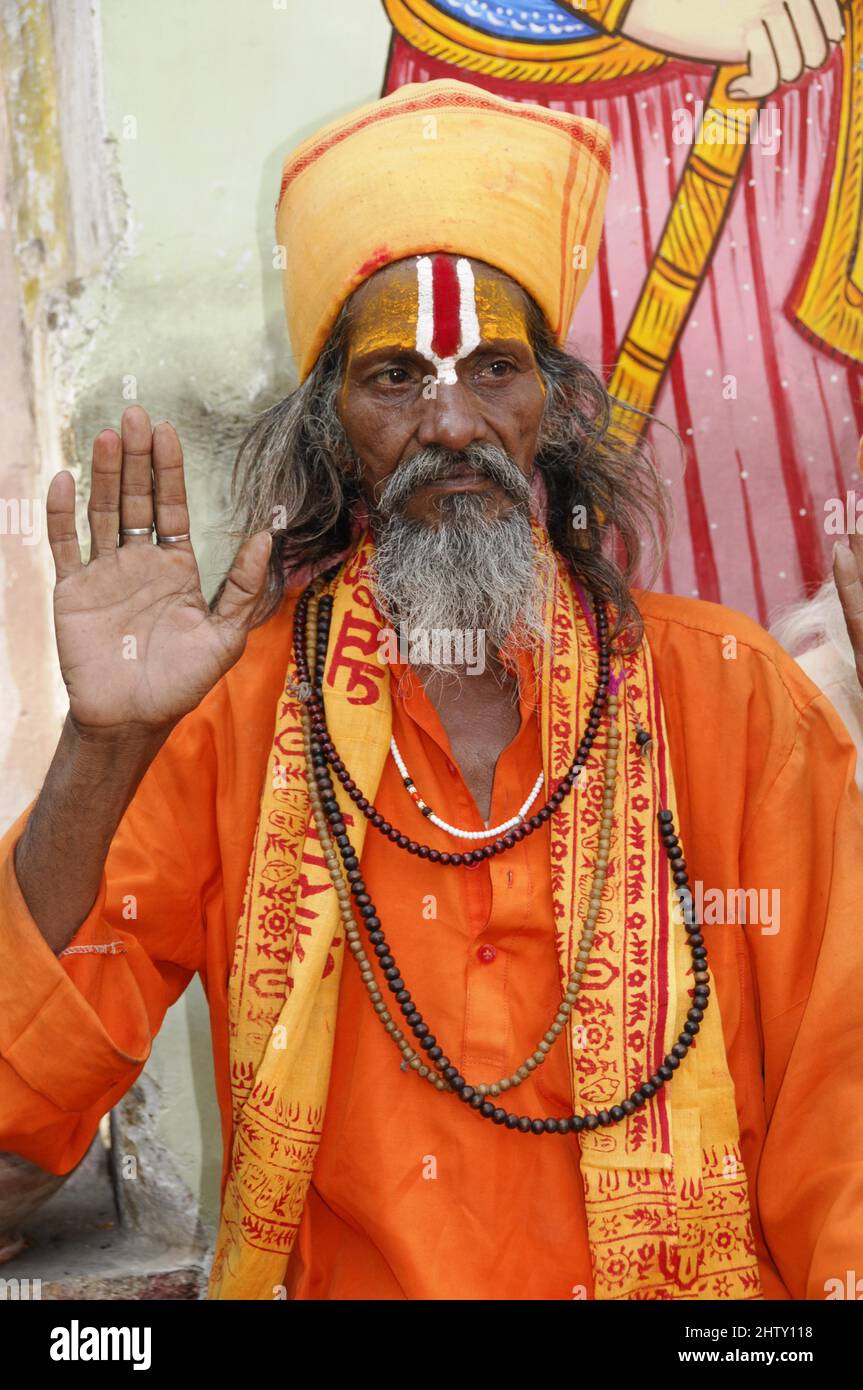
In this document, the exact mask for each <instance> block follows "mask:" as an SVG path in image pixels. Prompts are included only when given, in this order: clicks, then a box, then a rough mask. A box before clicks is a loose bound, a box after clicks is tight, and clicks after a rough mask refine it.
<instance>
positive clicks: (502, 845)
mask: <svg viewBox="0 0 863 1390" xmlns="http://www.w3.org/2000/svg"><path fill="white" fill-rule="evenodd" d="M331 573H332V572H330V574H329V575H326V576H324V578H325V579H326V578H329V577H330V575H331ZM313 592H314V583H313V584H310V585H309V586H308V588H307V589H306V590H305V591H304V592H303V594H302V595H301V597H300V599H299V600H298V603H297V608H296V612H295V615H294V659H295V661H296V665H297V673H298V676H299V680H300V685H301V687H303V688H304V690H305V691H306V692H307V693H308V699H307V706H308V711H309V719H310V721H311V725H312V730H313V733H314V735H315V741H316V743H317V744H318V745H319V747H320V749H321V751H322V753H323V755H324V757H325V758H326V761H327V763H328V764H329V766H330V767H331V769H332V771H333V772H334V773H335V775H336V777H337V778H338V780H339V782H340V783H341V785H342V787H343V788H344V790H345V791H346V792H347V794H348V796H349V797H350V798H351V800H352V801H353V803H354V805H355V806H356V807H357V808H358V809H359V810H360V811H361V812H362V814H363V815H364V816H365V817H366V819H367V820H368V821H369V822H370V823H371V824H372V825H373V826H374V827H375V829H376V830H379V831H380V833H381V834H382V835H385V836H386V837H387V839H389V840H391V841H392V843H393V844H394V845H396V846H397V848H398V849H402V850H405V851H406V853H408V854H415V855H417V857H418V858H420V859H427V860H428V861H429V863H431V864H449V865H455V866H456V867H458V866H461V865H471V864H480V863H482V861H483V860H484V859H492V858H493V857H494V856H495V855H497V854H504V853H505V852H506V851H507V850H508V849H512V847H513V846H514V845H516V844H517V843H518V842H519V840H523V839H525V838H526V837H527V836H528V835H532V834H533V832H534V831H535V830H539V828H540V826H541V825H543V824H544V823H545V822H546V821H547V820H548V819H549V818H550V817H551V815H552V813H553V812H554V811H556V810H557V808H558V806H559V805H560V804H561V802H562V801H563V800H564V799H565V797H566V796H567V795H568V794H569V792H571V791H572V788H573V787H574V786H575V783H576V781H577V779H578V777H579V775H580V773H581V770H582V768H583V767H584V766H585V764H586V763H587V759H588V756H589V754H590V750H591V748H592V747H593V743H594V740H595V739H596V734H597V731H598V729H599V722H600V719H601V718H602V712H603V709H604V707H605V704H606V701H607V699H608V683H609V679H610V675H611V657H610V653H609V649H608V617H607V614H606V612H605V609H604V608H603V607H602V605H601V604H598V605H597V612H596V628H597V647H598V650H599V671H598V676H597V682H596V691H595V693H594V697H593V702H592V704H591V707H590V714H589V716H588V720H587V728H586V729H585V732H584V736H583V737H582V740H581V742H580V743H579V745H578V752H577V753H576V755H575V757H574V759H573V761H572V764H571V766H570V768H569V771H568V772H567V773H565V775H564V776H563V777H562V778H561V780H560V782H559V783H558V785H557V787H556V788H555V790H554V791H553V792H552V793H551V795H550V797H549V798H548V800H547V801H546V803H545V805H544V806H543V807H541V808H540V810H538V811H537V812H536V813H535V814H534V815H532V816H528V817H527V819H526V820H525V822H524V824H523V825H519V826H516V827H515V828H514V829H512V830H510V831H507V833H506V834H505V835H502V836H500V838H499V839H497V840H493V841H492V843H491V844H490V845H482V846H480V847H478V848H477V849H473V850H466V851H465V852H464V853H463V854H462V853H456V854H449V853H448V852H446V851H444V850H437V849H432V848H431V847H430V846H429V845H424V844H420V843H419V842H418V841H417V840H412V839H411V838H410V836H408V835H405V834H403V833H402V831H400V830H399V829H398V828H397V826H394V825H391V824H390V822H389V821H388V820H387V819H386V818H385V817H384V816H382V815H381V813H380V811H378V810H377V809H376V807H375V806H374V804H373V803H372V802H371V801H369V800H368V798H367V797H365V796H363V793H362V790H361V788H360V787H358V786H357V784H356V782H355V781H354V780H353V778H352V777H351V776H350V774H349V772H348V769H347V768H346V767H345V764H344V763H343V762H342V760H341V758H340V757H339V755H338V751H337V749H336V748H335V746H334V744H333V741H332V739H331V738H330V735H329V732H328V730H327V726H326V716H325V714H324V705H323V697H322V690H323V668H324V663H325V660H326V654H327V646H328V643H329V632H330V621H331V619H332V611H333V599H332V597H331V596H330V595H329V594H322V595H320V597H319V598H318V603H317V632H316V636H315V642H314V665H315V672H314V676H313V674H312V672H311V669H310V658H309V656H308V654H307V644H306V620H307V616H308V610H309V604H310V602H311V599H312V594H313Z"/></svg>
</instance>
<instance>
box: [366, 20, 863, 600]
mask: <svg viewBox="0 0 863 1390" xmlns="http://www.w3.org/2000/svg"><path fill="white" fill-rule="evenodd" d="M383 4H384V8H385V10H386V12H387V14H388V17H389V19H390V22H391V25H392V41H391V45H390V51H389V54H388V57H387V62H386V70H385V78H384V84H383V91H384V92H390V91H394V90H395V89H396V88H397V87H400V86H402V85H403V84H405V83H407V82H420V81H428V80H431V79H433V78H436V77H444V76H449V77H461V78H462V79H463V80H467V81H471V82H474V83H476V84H477V85H478V86H481V87H484V88H486V89H488V90H490V91H494V92H498V93H500V94H501V95H504V96H508V97H510V98H512V99H516V100H522V101H527V102H534V103H539V104H542V105H544V106H549V107H553V108H555V109H558V110H565V111H572V112H577V113H580V114H583V115H587V116H591V117H593V118H594V119H595V120H598V121H601V122H602V123H603V124H605V125H607V126H608V127H609V128H610V130H611V133H612V138H613V165H612V167H613V174H612V185H611V191H610V195H609V203H608V213H607V220H606V230H605V235H604V239H603V244H602V249H601V253H600V258H599V262H598V268H597V272H596V273H595V275H594V278H593V282H592V284H591V286H590V287H589V288H588V290H587V291H586V293H585V295H584V298H583V299H582V301H581V304H580V306H579V309H578V312H577V314H576V318H575V322H574V325H573V330H572V335H571V338H570V344H569V346H570V348H571V349H572V350H574V351H578V352H579V353H580V354H581V355H582V356H584V357H586V358H587V359H588V360H589V361H590V362H591V363H592V364H593V365H594V366H597V367H599V368H601V370H602V372H603V375H604V376H605V378H606V380H607V381H608V384H609V386H610V389H611V390H612V392H613V394H614V395H616V396H617V397H619V398H620V399H622V400H624V401H630V402H633V403H634V404H636V405H638V406H641V407H642V408H644V409H646V410H650V411H652V412H654V413H655V414H656V415H657V416H658V417H659V418H660V419H661V420H664V421H666V422H667V423H668V424H670V425H672V426H673V427H674V429H675V430H676V431H677V433H678V434H679V436H680V437H681V439H682V440H683V444H684V451H685V463H683V464H682V462H681V457H680V447H679V445H678V444H677V442H676V441H675V440H674V438H673V436H670V435H669V433H668V432H667V431H664V430H660V429H654V430H653V432H652V437H653V440H654V444H655V446H656V449H657V455H658V458H659V460H660V462H661V466H662V467H663V469H664V471H665V476H666V477H668V478H669V479H670V480H671V484H672V489H673V495H674V501H675V511H676V527H675V536H674V539H673V542H672V546H671V549H670V552H669V556H668V559H667V562H666V564H665V567H664V572H663V575H662V577H661V580H660V587H662V588H665V589H667V590H673V591H674V592H676V593H679V594H693V595H696V596H698V597H700V598H703V599H709V600H713V601H716V602H721V603H726V604H728V605H730V606H731V607H734V608H739V609H742V610H744V611H746V612H748V613H750V614H751V615H752V616H753V617H754V618H756V619H758V621H760V622H762V623H767V622H768V621H769V620H770V618H771V617H772V615H773V614H774V613H775V611H776V610H777V609H778V608H779V607H781V606H782V605H783V604H784V603H786V602H789V601H792V600H795V599H797V598H800V597H802V596H803V594H804V593H807V592H811V591H812V590H813V589H814V588H815V587H816V586H817V584H818V583H819V582H820V581H821V580H822V579H823V578H824V577H825V574H826V573H827V570H828V567H829V560H830V552H831V549H832V540H833V537H832V536H831V535H828V534H827V533H826V531H825V525H824V522H825V503H826V502H827V500H828V499H830V498H833V499H835V498H837V497H841V498H843V499H844V498H845V497H846V495H847V493H848V492H850V491H853V490H854V489H855V487H856V490H857V491H858V492H859V493H860V494H861V495H863V482H861V479H860V478H859V476H858V475H857V473H856V471H855V470H856V453H857V440H858V438H859V436H860V435H861V434H863V397H862V396H861V382H863V248H861V238H860V221H861V195H863V69H861V64H863V0H852V2H851V3H848V4H845V5H843V6H842V7H841V10H840V6H839V4H838V3H837V0H790V3H789V5H788V6H787V7H785V9H784V11H783V7H782V6H781V5H778V4H777V3H776V0H727V3H725V4H722V5H718V4H704V3H700V0H699V3H697V4H692V5H688V6H683V7H681V6H679V5H673V4H672V3H671V0H580V3H576V0H572V2H571V3H553V0H533V2H532V3H530V4H527V3H525V4H520V3H514V2H513V3H509V4H503V3H496V2H495V0H383ZM684 11H685V15H686V18H685V21H684V20H683V19H682V16H683V14H684ZM664 13H667V14H668V15H669V16H672V15H673V16H674V17H675V18H674V22H673V23H672V21H671V18H669V20H668V22H667V24H666V26H665V28H664V29H663V14H664ZM645 14H646V15H647V16H648V19H649V21H650V22H649V24H646V23H645V22H644V16H645ZM639 15H640V16H641V27H640V28H639V27H638V24H637V23H636V20H638V19H639ZM783 15H784V16H785V18H783ZM792 20H793V22H792ZM684 23H685V30H686V31H685V32H683V31H682V29H681V25H682V24H684ZM634 32H635V33H636V34H637V37H634V36H633V34H634ZM741 35H745V38H744V40H743V46H742V47H741ZM647 39H649V43H648V42H647Z"/></svg>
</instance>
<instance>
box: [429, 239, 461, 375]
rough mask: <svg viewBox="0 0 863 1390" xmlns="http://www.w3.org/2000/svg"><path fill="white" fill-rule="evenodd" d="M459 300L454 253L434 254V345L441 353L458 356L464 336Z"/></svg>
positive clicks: (435, 351)
mask: <svg viewBox="0 0 863 1390" xmlns="http://www.w3.org/2000/svg"><path fill="white" fill-rule="evenodd" d="M459 300H460V295H459V283H458V276H457V275H456V269H455V261H454V260H453V259H452V258H451V257H450V256H443V255H439V256H432V308H433V312H434V331H433V333H432V341H431V345H432V352H434V353H435V354H436V356H438V357H455V355H456V353H457V352H458V345H459V340H460V338H461V324H460V321H459Z"/></svg>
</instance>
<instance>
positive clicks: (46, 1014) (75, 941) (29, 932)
mask: <svg viewBox="0 0 863 1390" xmlns="http://www.w3.org/2000/svg"><path fill="white" fill-rule="evenodd" d="M31 810H32V806H31V807H28V809H27V810H26V811H25V812H24V813H23V814H22V815H21V816H20V817H19V819H18V820H17V821H16V822H15V823H14V824H13V825H12V826H11V827H10V829H9V830H8V831H7V832H6V834H5V836H4V837H3V839H2V840H0V1056H2V1057H3V1058H4V1060H5V1061H6V1062H7V1063H8V1064H9V1066H11V1067H12V1069H13V1070H14V1071H15V1072H16V1073H17V1074H18V1076H20V1078H21V1079H22V1081H24V1082H25V1083H26V1084H27V1085H28V1086H30V1087H31V1088H32V1089H33V1090H34V1091H37V1092H38V1093H39V1094H40V1095H43V1096H45V1098H46V1099H47V1100H49V1101H51V1102H52V1104H54V1105H56V1106H58V1107H59V1108H60V1109H61V1110H66V1111H71V1112H78V1111H81V1110H84V1109H86V1108H87V1107H88V1106H90V1105H92V1104H93V1102H94V1100H95V1099H97V1098H98V1097H100V1096H101V1095H103V1094H104V1093H105V1092H107V1091H109V1090H110V1089H111V1088H112V1087H113V1086H115V1085H117V1084H118V1083H120V1082H124V1083H127V1082H128V1079H129V1073H130V1071H131V1070H134V1069H135V1068H138V1067H140V1066H143V1064H144V1062H145V1061H146V1060H147V1057H148V1056H149V1052H150V1045H151V1041H152V1039H151V1037H150V1034H149V1029H148V1028H147V1027H146V1026H144V1025H143V1015H142V1027H140V1028H136V1029H135V1033H136V1035H137V1037H136V1047H135V1052H134V1053H131V1054H130V1053H128V1052H123V1051H121V1050H120V1049H119V1048H117V1047H116V1046H115V1045H114V1043H113V1042H112V1041H111V1038H110V1036H109V1034H108V1033H107V1031H106V1029H105V1027H104V1026H103V1024H102V1022H101V1020H100V1019H99V1016H98V1014H97V1013H96V1012H95V1010H94V1009H93V1008H92V1007H91V1005H90V1004H89V1003H88V1002H87V1000H86V999H85V998H84V996H83V995H82V994H81V993H80V992H79V990H78V989H76V987H75V985H74V984H73V982H72V980H71V979H70V978H69V976H68V975H67V973H66V970H65V969H64V967H63V965H62V964H61V963H60V960H59V959H58V957H57V956H55V954H54V952H53V951H52V950H51V948H50V946H49V945H48V943H47V942H46V940H45V938H44V937H43V936H42V933H41V932H40V931H39V928H38V927H37V925H36V923H35V922H34V921H33V918H32V917H31V916H30V912H29V910H28V908H27V904H26V902H25V901H24V897H23V894H22V893H21V888H20V886H19V883H18V879H17V877H16V874H15V860H14V854H15V845H16V844H17V843H18V840H19V839H20V838H21V834H22V833H23V830H24V828H25V826H26V824H27V820H28V818H29V815H30V812H31ZM106 893H107V882H106V879H105V875H104V874H103V875H102V883H101V886H100V889H99V894H98V896H97V898H96V901H95V903H94V904H93V907H92V908H91V910H90V912H89V913H88V915H87V917H86V918H85V919H84V921H83V922H82V923H81V926H80V927H79V928H78V930H77V932H76V933H75V935H74V937H73V938H72V940H71V941H70V943H69V946H70V947H74V946H76V945H77V946H81V945H88V946H91V947H92V945H93V944H96V945H98V944H100V943H104V944H105V945H109V944H110V934H109V933H108V932H106V929H105V923H104V922H103V920H102V914H103V911H104V904H105V897H106ZM68 949H69V948H68V947H67V950H68ZM113 964H114V962H112V965H113ZM116 964H117V966H118V967H119V968H120V969H121V970H123V974H124V979H123V981H122V982H120V981H118V982H117V984H118V985H119V986H122V985H125V984H126V983H127V980H128V976H127V975H126V972H125V962H124V961H123V960H122V958H118V959H117V961H116ZM138 1039H140V1055H135V1053H137V1052H138V1051H139V1046H138Z"/></svg>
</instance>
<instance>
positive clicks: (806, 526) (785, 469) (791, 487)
mask: <svg viewBox="0 0 863 1390" xmlns="http://www.w3.org/2000/svg"><path fill="white" fill-rule="evenodd" d="M743 199H744V207H745V210H746V226H747V231H748V233H749V254H750V257H751V259H752V282H753V288H754V290H755V303H756V307H757V309H758V322H759V327H760V330H761V351H762V357H763V361H764V371H765V373H766V376H767V389H768V391H769V394H770V404H771V407H772V410H773V418H774V420H775V422H776V436H777V443H778V446H779V465H780V469H781V471H782V479H783V482H784V484H785V495H786V497H787V499H788V509H789V511H790V513H791V525H792V526H793V528H794V536H795V540H796V542H797V554H798V557H799V560H800V568H801V571H802V576H803V584H804V586H805V587H806V589H807V591H808V590H810V589H811V588H813V587H814V586H815V585H816V584H820V583H821V577H822V575H821V572H822V568H823V567H822V563H821V556H820V550H819V545H818V537H817V534H816V531H815V520H814V515H813V510H814V509H813V503H812V494H811V492H810V491H809V485H808V482H807V481H806V479H805V477H804V475H803V474H802V473H801V471H800V469H799V468H798V466H797V446H796V442H795V439H794V431H793V429H792V426H791V419H790V416H789V413H788V409H787V406H786V404H785V392H784V391H783V390H782V380H781V373H780V370H779V362H778V360H777V352H776V339H775V334H774V332H773V326H772V314H771V308H770V303H769V301H768V298H767V282H766V279H765V275H764V262H763V259H762V256H761V242H760V236H761V231H760V228H759V226H758V216H757V209H756V207H755V190H754V189H753V188H750V186H749V180H748V179H746V180H744V182H743ZM768 463H769V460H768ZM801 513H802V515H801Z"/></svg>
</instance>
